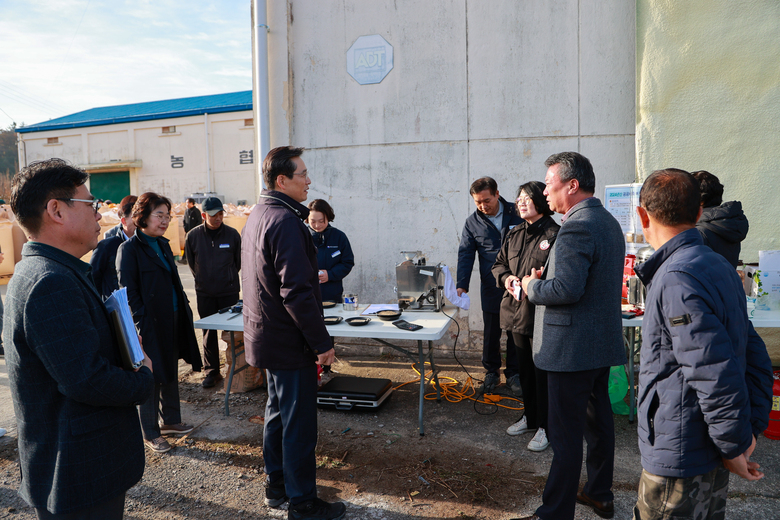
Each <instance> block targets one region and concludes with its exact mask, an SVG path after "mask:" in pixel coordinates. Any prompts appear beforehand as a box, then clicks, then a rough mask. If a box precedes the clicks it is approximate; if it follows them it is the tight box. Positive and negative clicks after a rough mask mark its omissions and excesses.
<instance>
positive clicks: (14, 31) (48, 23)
mask: <svg viewBox="0 0 780 520" xmlns="http://www.w3.org/2000/svg"><path fill="white" fill-rule="evenodd" d="M9 3H10V4H11V5H7V4H9ZM85 7H86V10H85ZM1 9H2V11H1V12H0V34H3V35H4V40H5V41H6V42H11V44H10V45H5V46H3V48H0V63H2V64H3V69H2V71H3V74H2V76H0V108H1V109H3V110H4V111H5V112H7V113H8V114H10V115H11V116H12V117H13V118H14V119H15V120H16V122H17V123H21V122H25V123H26V124H32V123H37V122H41V121H45V120H48V119H50V118H54V117H60V116H63V115H67V114H70V113H74V112H78V111H81V110H86V109H88V108H92V107H96V106H106V105H116V104H126V103H136V102H143V101H152V100H158V99H167V98H175V97H188V96H197V95H204V94H215V93H220V92H230V91H236V90H248V89H250V88H251V76H252V68H251V48H250V45H251V35H250V28H251V25H250V19H249V16H250V15H249V2H248V1H247V0H223V1H221V2H219V3H217V4H214V3H212V2H205V1H203V0H192V1H190V2H187V3H184V2H180V1H173V0H153V1H152V0H132V1H130V0H128V1H126V2H124V3H120V2H105V1H103V2H101V1H98V0H91V2H89V4H88V2H87V0H56V1H54V0H30V1H27V2H24V3H21V2H20V3H12V2H3V7H2V8H1ZM82 16H83V18H82ZM79 23H80V25H79ZM77 28H78V31H77ZM52 105H56V106H52ZM57 108H59V109H60V110H57ZM10 122H11V121H10V120H8V118H7V117H6V116H5V115H4V114H3V113H2V112H0V127H5V126H7V125H8V124H10Z"/></svg>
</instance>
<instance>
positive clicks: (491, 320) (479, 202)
mask: <svg viewBox="0 0 780 520" xmlns="http://www.w3.org/2000/svg"><path fill="white" fill-rule="evenodd" d="M469 193H471V197H472V198H473V199H474V204H476V206H477V210H476V211H475V212H474V213H472V214H471V215H470V216H469V217H468V218H467V219H466V224H465V225H464V226H463V233H462V235H461V239H460V246H459V247H458V279H457V282H456V284H455V286H456V287H457V290H458V296H461V295H462V294H463V293H467V292H469V283H470V281H471V271H472V269H473V268H474V259H475V258H476V257H477V256H479V278H480V285H481V289H482V291H481V296H482V320H483V322H484V327H485V329H484V333H483V339H482V366H483V367H485V372H486V374H485V381H484V382H483V384H482V386H480V387H479V392H480V393H484V392H491V391H493V389H494V388H495V387H496V386H498V384H499V383H500V382H501V377H500V375H499V372H500V371H501V323H500V311H501V298H502V297H503V296H504V291H503V289H501V288H499V287H497V286H496V279H495V278H494V277H493V273H492V272H491V269H492V268H493V264H494V263H495V261H496V256H497V255H498V252H499V250H501V242H502V241H503V240H504V237H505V236H506V234H507V232H508V231H509V230H510V229H512V228H514V227H515V226H516V225H517V224H520V223H521V222H522V221H523V220H522V219H521V218H520V217H519V216H518V215H517V211H516V210H515V205H514V204H510V203H508V202H507V201H506V200H504V199H503V197H501V195H500V194H499V192H498V185H497V184H496V181H495V180H493V179H492V178H490V177H482V178H480V179H477V180H476V181H474V182H473V183H472V184H471V188H470V189H469ZM519 373H520V366H519V364H518V358H517V349H515V343H514V340H513V339H512V334H511V333H510V332H507V336H506V368H505V369H504V376H505V377H506V383H507V386H508V387H510V388H511V390H512V392H514V393H515V395H518V396H519V395H522V387H521V386H520V376H519Z"/></svg>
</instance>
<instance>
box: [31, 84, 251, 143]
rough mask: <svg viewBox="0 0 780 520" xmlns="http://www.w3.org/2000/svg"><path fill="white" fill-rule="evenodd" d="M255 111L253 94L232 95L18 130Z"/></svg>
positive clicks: (88, 113)
mask: <svg viewBox="0 0 780 520" xmlns="http://www.w3.org/2000/svg"><path fill="white" fill-rule="evenodd" d="M241 110H252V91H251V90H244V91H241V92H231V93H228V94H215V95H211V96H196V97H188V98H179V99H167V100H164V101H149V102H146V103H133V104H132V105H116V106H112V107H99V108H90V109H89V110H84V111H83V112H77V113H75V114H71V115H69V116H63V117H58V118H57V119H51V120H49V121H44V122H43V123H36V124H34V125H28V126H23V127H20V128H16V131H17V132H19V133H20V134H24V133H27V132H43V131H45V130H60V129H64V128H80V127H85V126H100V125H113V124H116V123H130V122H133V121H151V120H154V119H167V118H170V117H186V116H197V115H201V114H218V113H221V112H239V111H241Z"/></svg>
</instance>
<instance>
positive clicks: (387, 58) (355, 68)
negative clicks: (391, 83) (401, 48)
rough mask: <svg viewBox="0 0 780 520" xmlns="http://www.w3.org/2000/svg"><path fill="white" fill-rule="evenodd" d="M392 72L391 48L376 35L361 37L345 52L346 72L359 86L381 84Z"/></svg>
mask: <svg viewBox="0 0 780 520" xmlns="http://www.w3.org/2000/svg"><path fill="white" fill-rule="evenodd" d="M391 70H393V46H392V45H390V44H389V43H387V41H386V40H385V39H384V38H382V37H381V36H380V35H378V34H372V35H371V36H361V37H360V38H358V39H357V40H355V43H353V44H352V47H350V48H349V50H348V51H347V72H349V75H350V76H352V77H353V78H354V79H355V81H357V82H358V83H360V84H361V85H370V84H372V83H381V82H382V80H383V79H385V76H387V75H388V74H389V73H390V71H391Z"/></svg>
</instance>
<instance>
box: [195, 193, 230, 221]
mask: <svg viewBox="0 0 780 520" xmlns="http://www.w3.org/2000/svg"><path fill="white" fill-rule="evenodd" d="M200 207H201V209H202V210H203V213H206V214H207V215H210V216H212V217H213V216H214V215H216V214H217V213H219V212H220V211H225V208H223V207H222V201H221V200H219V199H218V198H217V197H209V198H207V199H206V200H204V201H203V203H202V204H201V205H200Z"/></svg>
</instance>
